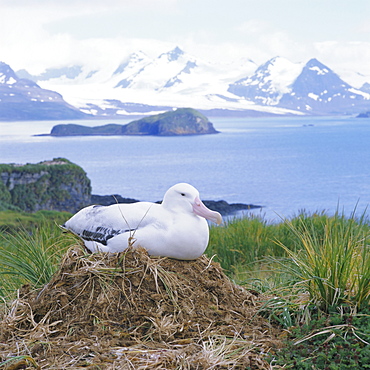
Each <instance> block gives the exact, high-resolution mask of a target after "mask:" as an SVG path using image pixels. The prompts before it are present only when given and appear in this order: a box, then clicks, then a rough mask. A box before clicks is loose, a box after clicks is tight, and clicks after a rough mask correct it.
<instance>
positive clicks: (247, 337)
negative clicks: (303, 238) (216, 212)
mask: <svg viewBox="0 0 370 370" xmlns="http://www.w3.org/2000/svg"><path fill="white" fill-rule="evenodd" d="M259 302H260V299H259V297H258V296H257V295H256V294H252V293H251V292H248V291H246V290H244V289H243V288H241V287H239V286H237V285H235V284H233V283H232V282H231V281H230V280H229V279H228V278H227V276H226V275H225V274H224V273H223V271H222V269H221V267H220V265H219V264H218V263H215V262H212V261H211V260H209V259H208V258H207V257H205V256H202V257H200V258H198V259H197V260H195V261H178V260H173V259H168V258H150V257H149V256H148V254H147V253H146V251H145V250H143V249H129V250H127V251H126V252H124V253H119V254H92V255H87V254H86V253H85V252H84V251H83V250H82V248H81V247H80V246H76V247H73V248H71V249H70V250H69V251H68V252H67V254H66V255H65V257H64V260H63V262H62V264H61V267H60V269H59V271H58V272H57V273H56V274H55V275H54V277H53V278H52V280H51V281H50V282H49V283H48V284H47V285H45V286H44V287H43V288H42V289H38V290H36V291H29V288H27V287H23V288H22V289H21V290H20V291H19V297H18V299H16V300H15V301H14V302H13V303H12V306H11V307H10V309H9V310H8V312H7V313H6V314H5V315H4V317H3V320H2V322H1V323H0V341H1V343H0V355H1V357H2V361H4V360H6V359H7V358H10V357H14V356H21V355H24V356H23V357H22V356H21V357H17V358H18V365H17V362H16V360H14V361H11V362H10V363H9V369H10V368H11V369H18V368H25V366H26V367H27V366H32V365H34V366H39V368H46V369H49V368H52V369H77V368H81V367H85V368H89V369H147V368H151V369H175V368H176V369H209V368H217V369H269V368H270V366H269V365H268V364H267V363H266V362H265V359H264V358H265V355H266V353H268V352H269V351H271V350H274V349H275V348H276V347H278V346H279V341H278V340H277V334H278V333H277V331H276V330H275V329H274V328H273V327H272V326H271V325H270V324H269V323H268V321H267V320H266V319H264V318H262V317H260V316H259V315H258V314H257V313H258V309H259V307H260V305H261V304H260V303H259ZM11 366H12V367H11ZM22 366H23V367H22Z"/></svg>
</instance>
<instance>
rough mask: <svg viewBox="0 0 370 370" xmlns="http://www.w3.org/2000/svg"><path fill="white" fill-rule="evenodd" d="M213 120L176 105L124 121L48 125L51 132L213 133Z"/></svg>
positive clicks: (60, 134)
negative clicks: (171, 108)
mask: <svg viewBox="0 0 370 370" xmlns="http://www.w3.org/2000/svg"><path fill="white" fill-rule="evenodd" d="M216 133H217V131H216V130H215V128H214V127H213V124H212V123H211V122H210V121H209V120H208V118H207V117H205V116H204V115H203V114H201V113H200V112H198V111H197V110H195V109H192V108H178V109H176V110H173V111H169V112H165V113H161V114H156V115H153V116H149V117H144V118H142V119H139V120H136V121H132V122H130V123H128V124H126V125H119V124H113V123H111V124H107V125H103V126H95V127H88V126H83V125H77V124H59V125H56V126H54V127H53V128H52V130H51V132H50V135H51V136H86V135H155V136H177V135H207V134H216Z"/></svg>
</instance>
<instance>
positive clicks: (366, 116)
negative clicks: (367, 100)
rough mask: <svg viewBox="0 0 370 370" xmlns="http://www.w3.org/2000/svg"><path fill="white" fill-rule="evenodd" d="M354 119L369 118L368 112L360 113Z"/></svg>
mask: <svg viewBox="0 0 370 370" xmlns="http://www.w3.org/2000/svg"><path fill="white" fill-rule="evenodd" d="M356 118H370V111H368V112H364V113H360V114H359V115H357V116H356Z"/></svg>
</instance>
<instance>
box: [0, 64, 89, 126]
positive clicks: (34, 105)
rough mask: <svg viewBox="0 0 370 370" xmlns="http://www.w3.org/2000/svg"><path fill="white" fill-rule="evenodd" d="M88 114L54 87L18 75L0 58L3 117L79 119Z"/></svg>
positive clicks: (0, 96)
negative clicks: (50, 87)
mask: <svg viewBox="0 0 370 370" xmlns="http://www.w3.org/2000/svg"><path fill="white" fill-rule="evenodd" d="M86 117H88V115H87V114H86V113H83V112H81V111H80V110H79V109H77V108H75V107H73V106H71V105H70V104H68V103H66V102H65V101H64V100H63V97H62V96H61V95H60V94H58V93H57V92H55V91H50V90H46V89H42V88H41V87H40V86H39V85H37V84H36V83H35V82H34V81H31V80H28V79H24V78H19V77H18V76H17V75H16V74H15V72H14V71H13V70H12V69H11V68H10V66H9V65H7V64H5V63H3V62H0V121H15V120H46V119H51V120H56V119H79V118H86Z"/></svg>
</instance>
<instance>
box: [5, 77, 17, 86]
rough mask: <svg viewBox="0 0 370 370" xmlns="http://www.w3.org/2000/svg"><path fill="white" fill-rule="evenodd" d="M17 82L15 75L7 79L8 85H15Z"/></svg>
mask: <svg viewBox="0 0 370 370" xmlns="http://www.w3.org/2000/svg"><path fill="white" fill-rule="evenodd" d="M16 82H17V80H15V79H14V78H13V77H10V78H9V80H8V81H6V83H7V85H13V84H15V83H16Z"/></svg>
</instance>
